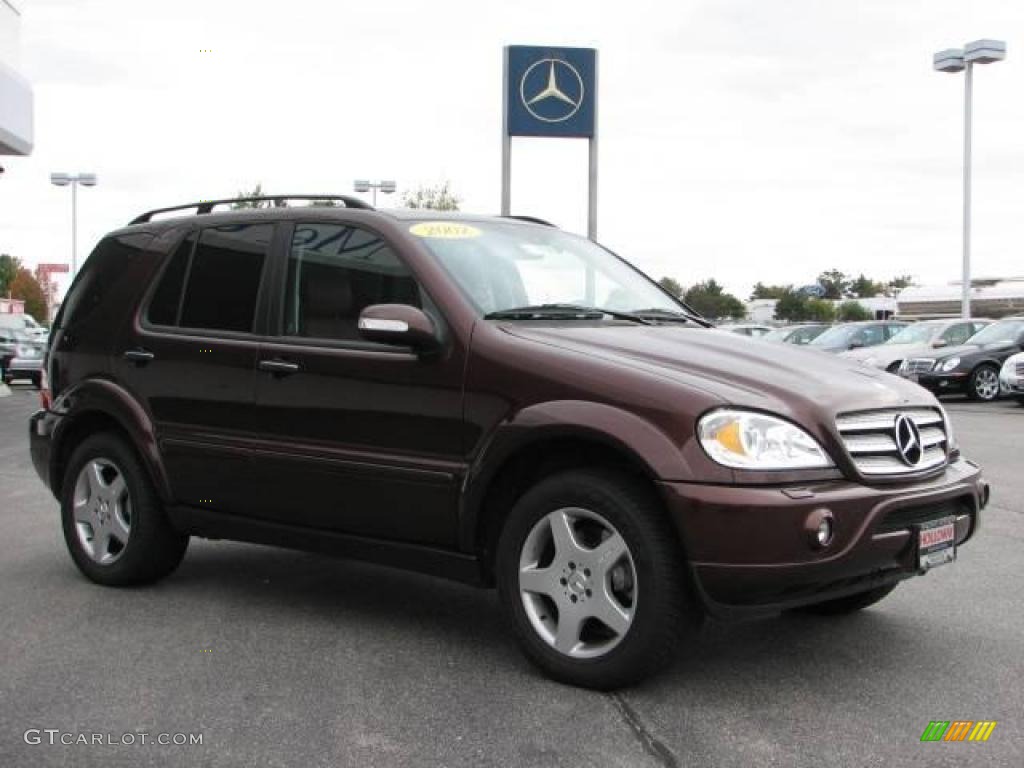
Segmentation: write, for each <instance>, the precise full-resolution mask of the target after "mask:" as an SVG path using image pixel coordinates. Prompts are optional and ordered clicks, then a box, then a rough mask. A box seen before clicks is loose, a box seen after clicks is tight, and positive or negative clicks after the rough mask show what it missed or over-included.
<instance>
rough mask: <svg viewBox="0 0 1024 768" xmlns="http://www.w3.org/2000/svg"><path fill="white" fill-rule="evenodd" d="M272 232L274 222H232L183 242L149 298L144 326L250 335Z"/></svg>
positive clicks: (191, 236) (212, 228)
mask: <svg viewBox="0 0 1024 768" xmlns="http://www.w3.org/2000/svg"><path fill="white" fill-rule="evenodd" d="M273 234H274V225H273V224H231V225H226V226H222V227H210V228H208V229H204V230H202V231H201V232H200V233H199V235H198V241H197V240H196V235H194V234H193V235H190V236H189V237H187V238H185V240H184V241H182V243H181V245H179V246H178V248H177V249H176V250H175V252H174V255H173V256H172V257H171V261H170V263H169V264H168V265H167V269H166V270H165V271H164V274H163V276H162V277H161V279H160V283H159V285H158V286H157V288H156V291H155V292H154V294H153V299H152V301H151V302H150V305H149V310H148V312H147V319H148V320H149V322H150V323H153V324H155V325H171V326H178V327H181V328H196V329H206V330H216V331H239V332H243V333H246V332H249V331H251V330H252V327H253V319H254V316H255V314H256V300H257V297H258V294H259V288H260V279H261V277H262V275H263V265H264V263H265V262H266V260H267V252H268V250H269V249H270V241H271V238H272V237H273ZM183 289H184V290H183Z"/></svg>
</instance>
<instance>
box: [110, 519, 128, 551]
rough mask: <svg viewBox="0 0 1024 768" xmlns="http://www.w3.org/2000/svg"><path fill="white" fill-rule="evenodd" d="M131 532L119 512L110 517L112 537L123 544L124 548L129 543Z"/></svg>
mask: <svg viewBox="0 0 1024 768" xmlns="http://www.w3.org/2000/svg"><path fill="white" fill-rule="evenodd" d="M130 532H131V531H130V530H129V528H128V526H127V525H126V524H125V522H124V521H123V520H122V519H121V516H120V515H119V514H118V513H117V512H113V513H111V515H110V535H111V536H112V537H113V538H115V539H117V540H118V541H119V542H121V544H122V546H123V545H125V544H127V543H128V536H129V534H130Z"/></svg>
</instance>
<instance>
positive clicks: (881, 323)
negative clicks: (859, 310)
mask: <svg viewBox="0 0 1024 768" xmlns="http://www.w3.org/2000/svg"><path fill="white" fill-rule="evenodd" d="M906 327H907V324H906V323H901V322H898V321H895V320H869V321H864V322H860V323H843V324H842V325H835V326H833V327H831V328H829V329H828V330H827V331H825V332H824V333H823V334H821V335H820V336H818V337H817V338H816V339H814V340H813V341H812V342H811V343H810V347H811V349H818V350H821V351H822V352H832V353H839V352H845V351H846V350H848V349H859V348H860V347H877V346H878V345H879V344H884V343H885V342H887V341H888V340H889V339H891V338H892V337H893V336H895V335H896V334H897V333H899V332H900V331H902V330H903V329H904V328H906Z"/></svg>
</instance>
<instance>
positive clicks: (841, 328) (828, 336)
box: [811, 325, 860, 347]
mask: <svg viewBox="0 0 1024 768" xmlns="http://www.w3.org/2000/svg"><path fill="white" fill-rule="evenodd" d="M858 330H860V326H857V325H837V326H836V327H835V328H829V329H828V330H827V331H825V332H824V333H823V334H821V336H819V337H818V338H816V339H815V340H814V341H812V342H811V344H814V345H816V346H819V347H833V346H840V345H842V344H849V343H850V339H852V338H853V335H854V334H855V333H857V331H858Z"/></svg>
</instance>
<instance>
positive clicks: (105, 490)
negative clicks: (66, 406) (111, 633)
mask: <svg viewBox="0 0 1024 768" xmlns="http://www.w3.org/2000/svg"><path fill="white" fill-rule="evenodd" d="M61 520H62V522H63V528H64V540H65V542H66V543H67V546H68V551H69V552H70V553H71V559H72V560H74V562H75V565H77V566H78V568H79V570H80V571H82V573H84V574H85V575H86V576H88V577H89V578H90V579H92V580H93V581H95V582H97V583H99V584H105V585H108V586H126V585H130V584H144V583H147V582H152V581H156V580H158V579H161V578H163V577H164V576H166V575H168V574H169V573H171V572H172V571H173V570H174V569H175V568H177V567H178V564H179V563H180V562H181V559H182V558H183V557H184V556H185V548H186V547H187V546H188V536H187V535H185V534H181V533H178V532H177V531H175V530H174V529H173V528H172V527H171V524H170V522H169V521H168V520H167V517H166V515H165V514H164V510H163V508H162V506H161V504H160V500H159V498H158V497H157V494H156V491H155V490H154V488H153V484H152V482H151V481H150V479H149V476H148V475H147V474H146V470H145V469H144V468H143V466H142V464H141V463H140V462H139V460H138V458H136V456H135V452H134V451H133V450H132V448H131V447H130V446H129V445H128V444H127V443H126V442H125V441H124V440H122V439H120V438H119V437H117V436H115V435H112V434H106V433H104V434H97V435H94V436H92V437H90V438H88V439H87V440H85V441H84V442H83V443H82V444H81V445H79V446H78V447H77V448H76V449H75V450H74V452H73V453H72V454H71V460H70V461H69V462H68V465H67V472H66V474H65V476H64V486H63V489H62V492H61Z"/></svg>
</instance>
